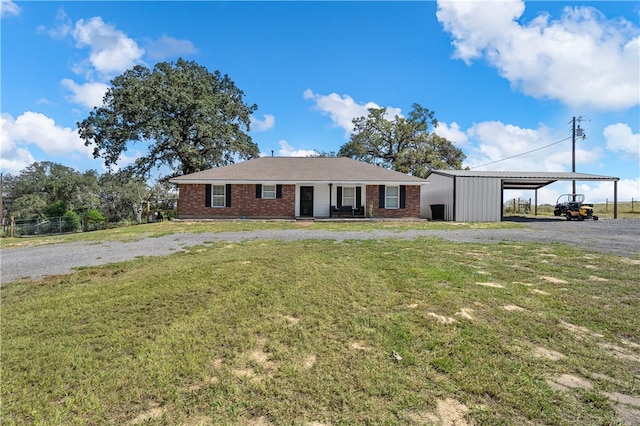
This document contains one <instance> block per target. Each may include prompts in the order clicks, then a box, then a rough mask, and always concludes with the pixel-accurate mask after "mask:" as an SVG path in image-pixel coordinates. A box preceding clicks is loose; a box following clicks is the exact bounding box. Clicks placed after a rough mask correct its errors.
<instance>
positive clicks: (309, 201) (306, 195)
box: [300, 186, 313, 216]
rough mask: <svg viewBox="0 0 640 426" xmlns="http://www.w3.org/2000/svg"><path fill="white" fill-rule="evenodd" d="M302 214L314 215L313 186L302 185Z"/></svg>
mask: <svg viewBox="0 0 640 426" xmlns="http://www.w3.org/2000/svg"><path fill="white" fill-rule="evenodd" d="M300 216H313V186H301V187H300Z"/></svg>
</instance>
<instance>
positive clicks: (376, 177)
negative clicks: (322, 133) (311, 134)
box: [170, 157, 425, 185]
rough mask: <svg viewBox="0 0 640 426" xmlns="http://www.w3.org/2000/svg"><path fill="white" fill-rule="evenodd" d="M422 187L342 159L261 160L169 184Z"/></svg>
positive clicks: (407, 178)
mask: <svg viewBox="0 0 640 426" xmlns="http://www.w3.org/2000/svg"><path fill="white" fill-rule="evenodd" d="M216 181H217V182H228V183H256V182H259V183H263V182H274V183H276V182H277V183H287V182H290V183H332V182H353V183H369V184H376V183H379V184H392V183H394V184H413V185H420V184H424V183H425V180H424V179H421V178H417V177H414V176H409V175H406V174H404V173H400V172H396V171H393V170H388V169H385V168H382V167H379V166H374V165H372V164H368V163H363V162H361V161H356V160H353V159H351V158H346V157H261V158H255V159H252V160H247V161H243V162H241V163H236V164H232V165H229V166H224V167H217V168H213V169H209V170H203V171H201V172H196V173H191V174H188V175H184V176H179V177H176V178H173V179H171V180H170V182H172V183H178V184H181V183H183V184H184V183H208V182H216Z"/></svg>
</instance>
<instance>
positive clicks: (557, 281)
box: [538, 276, 567, 284]
mask: <svg viewBox="0 0 640 426" xmlns="http://www.w3.org/2000/svg"><path fill="white" fill-rule="evenodd" d="M538 278H540V279H541V280H543V281H547V282H549V283H551V284H567V281H565V280H563V279H560V278H556V277H548V276H540V277H538Z"/></svg>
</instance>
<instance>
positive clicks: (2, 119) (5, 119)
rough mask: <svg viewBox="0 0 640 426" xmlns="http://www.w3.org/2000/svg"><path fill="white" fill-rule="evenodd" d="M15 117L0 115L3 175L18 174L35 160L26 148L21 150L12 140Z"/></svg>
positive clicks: (0, 151) (0, 158)
mask: <svg viewBox="0 0 640 426" xmlns="http://www.w3.org/2000/svg"><path fill="white" fill-rule="evenodd" d="M12 129H13V117H11V116H10V115H9V114H2V115H0V140H2V143H1V144H0V171H2V173H11V174H14V175H15V174H18V173H19V172H20V170H22V169H24V168H25V167H27V166H28V165H29V164H31V163H33V162H34V161H35V160H34V159H33V156H32V155H31V153H30V152H29V150H27V149H25V148H21V147H19V146H18V145H17V144H16V141H15V140H14V139H13V138H12V136H11V132H12Z"/></svg>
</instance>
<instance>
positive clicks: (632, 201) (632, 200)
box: [631, 197, 634, 213]
mask: <svg viewBox="0 0 640 426" xmlns="http://www.w3.org/2000/svg"><path fill="white" fill-rule="evenodd" d="M633 203H634V199H633V197H631V213H633V212H634V210H633Z"/></svg>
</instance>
